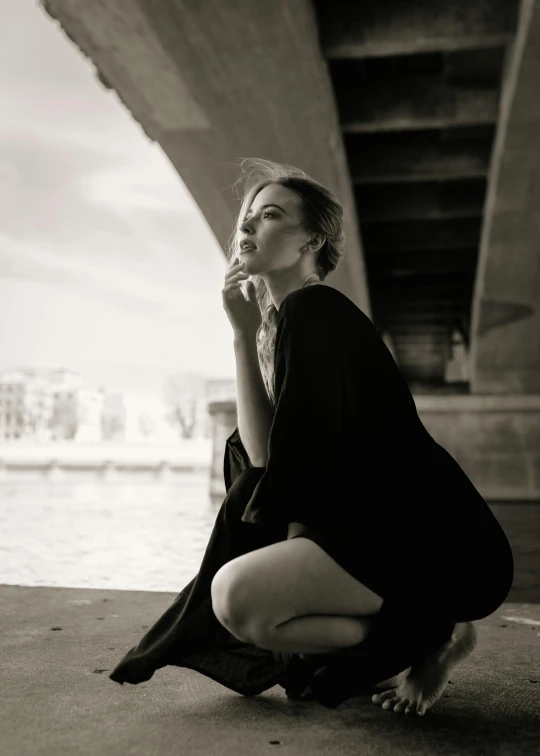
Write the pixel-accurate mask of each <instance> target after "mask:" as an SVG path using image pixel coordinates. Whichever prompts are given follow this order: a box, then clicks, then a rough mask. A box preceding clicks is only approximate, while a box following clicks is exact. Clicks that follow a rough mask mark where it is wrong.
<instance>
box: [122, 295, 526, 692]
mask: <svg viewBox="0 0 540 756" xmlns="http://www.w3.org/2000/svg"><path fill="white" fill-rule="evenodd" d="M275 395H276V411H275V416H274V421H273V424H272V429H271V433H270V439H269V457H268V462H267V465H266V467H265V468H260V467H253V465H252V464H251V462H250V460H249V457H248V455H247V453H246V450H245V448H244V447H243V444H242V441H241V439H240V436H239V433H238V428H236V429H235V430H234V432H233V433H232V434H231V436H230V437H229V439H227V442H226V449H225V458H224V468H223V471H224V479H225V487H226V490H227V495H226V497H225V500H224V502H223V504H222V506H221V508H220V510H219V513H218V515H217V518H216V523H215V526H214V529H213V531H212V534H211V537H210V541H209V544H208V547H207V549H206V552H205V555H204V558H203V561H202V564H201V568H200V571H199V573H198V575H197V576H196V577H195V578H194V579H193V580H192V581H191V582H190V583H189V584H188V585H187V586H186V587H185V588H184V589H183V590H182V592H181V593H180V594H179V595H178V596H177V597H176V599H175V601H174V602H173V604H172V605H171V606H170V607H169V609H167V611H166V612H165V613H164V614H163V616H162V617H161V618H160V619H159V620H158V621H157V622H156V624H155V625H154V626H153V627H152V628H151V630H149V632H148V633H146V635H145V636H144V637H143V639H142V640H141V641H140V643H139V644H138V645H137V646H135V647H134V648H132V649H131V650H130V651H129V652H128V653H127V654H126V656H125V657H124V658H123V659H122V660H121V662H120V663H119V664H118V665H117V667H116V668H115V669H114V671H113V672H112V673H111V675H110V677H111V679H113V680H115V681H116V682H120V683H123V682H130V683H133V684H136V683H139V682H143V681H144V680H148V679H149V678H150V677H151V676H152V675H153V673H154V671H155V670H156V669H159V668H161V667H163V666H165V665H168V664H172V665H176V666H183V667H188V668H190V669H195V670H197V671H199V672H201V673H202V674H205V675H207V676H208V677H211V678H212V679H214V680H216V681H217V682H219V683H221V684H223V685H225V686H226V687H228V688H230V689H231V690H234V691H236V692H238V693H241V694H243V695H254V694H256V693H260V692H262V691H264V690H266V689H268V688H270V687H272V686H273V685H275V684H277V683H279V684H282V685H283V686H284V687H286V684H287V675H286V674H285V667H284V664H283V663H281V662H275V661H274V659H273V655H272V653H271V652H270V651H265V650H263V649H260V648H257V647H255V646H252V645H250V644H246V643H243V642H241V641H238V640H237V639H236V638H234V636H232V635H231V634H230V633H229V632H228V631H227V630H225V628H223V627H222V626H221V625H220V623H219V622H218V621H217V619H216V617H215V615H214V613H213V610H212V605H211V597H210V585H211V582H212V579H213V577H214V575H215V574H216V572H217V571H218V569H219V568H220V567H221V566H222V565H223V564H225V563H226V562H228V561H230V560H231V559H234V558H236V557H237V556H240V555H242V554H246V553H248V552H251V551H253V550H255V549H258V548H262V547H263V546H267V545H270V544H272V543H276V542H278V541H282V540H285V539H286V537H287V527H288V523H289V522H301V523H304V524H306V525H307V526H308V530H307V531H306V532H304V533H302V535H301V536H299V537H307V538H310V539H311V540H313V541H314V542H316V543H317V544H319V546H320V547H321V548H323V549H324V550H325V551H326V552H327V553H328V554H329V555H330V556H331V557H332V558H334V559H335V560H336V561H337V562H338V563H339V564H340V565H341V566H342V567H343V568H344V569H346V570H347V571H348V572H350V574H351V575H353V577H355V578H357V579H358V580H360V581H361V582H362V583H364V584H365V585H366V586H368V587H369V588H371V589H372V590H374V591H375V593H377V594H378V595H379V596H381V598H383V606H382V609H381V612H380V614H379V616H378V617H377V621H376V625H375V629H374V631H373V632H372V633H371V635H370V637H369V638H368V639H367V640H366V641H365V642H364V643H363V644H359V645H358V646H356V647H354V648H352V649H347V650H345V651H342V652H340V653H339V655H336V659H335V661H333V662H332V664H329V665H328V667H327V669H326V671H325V672H324V673H323V674H321V675H320V676H319V677H318V678H317V679H316V684H315V686H314V689H315V691H316V697H317V698H318V699H319V700H320V701H321V702H322V703H324V704H325V705H327V706H335V705H338V704H339V703H341V701H343V700H345V699H346V698H347V697H349V696H351V695H354V694H355V692H356V691H358V690H359V689H362V687H365V686H366V685H367V686H369V685H372V684H375V683H376V682H379V681H381V680H383V679H386V678H387V677H390V676H392V675H394V674H397V673H399V672H401V671H402V670H403V669H406V668H407V667H409V666H411V664H412V663H413V662H414V660H415V659H417V658H419V657H420V656H421V654H422V652H423V651H424V652H425V651H426V650H428V649H429V648H435V647H437V646H440V645H441V644H442V643H444V642H445V641H446V640H448V639H449V637H450V635H451V633H452V630H453V627H454V624H455V622H463V621H467V620H475V619H481V618H482V617H485V616H488V615H489V614H491V613H492V612H493V611H495V610H496V609H497V608H498V607H499V606H500V605H501V604H502V603H503V601H504V600H505V598H506V596H507V595H508V592H509V590H510V587H511V584H512V579H513V559H512V553H511V550H510V546H509V543H508V540H507V538H506V536H505V534H504V532H503V531H502V529H501V527H500V525H499V523H498V522H497V520H496V519H495V517H494V516H493V514H492V513H491V510H490V509H489V507H488V505H487V504H486V502H485V501H484V499H483V498H482V497H481V496H480V494H479V493H478V491H477V490H476V488H475V487H474V485H473V484H472V482H471V481H470V480H469V478H468V477H467V476H466V474H465V473H464V471H463V470H462V469H461V467H460V466H459V465H458V463H457V462H456V460H455V459H454V458H453V457H452V456H451V455H450V454H449V453H448V452H447V451H446V450H445V449H443V448H442V447H441V446H440V445H439V444H437V443H436V442H435V441H434V439H433V438H432V437H431V436H430V435H429V433H428V432H427V430H426V429H425V427H424V426H423V424H422V423H421V421H420V418H419V417H418V413H417V411H416V406H415V404H414V400H413V397H412V394H411V392H410V390H409V388H408V386H407V384H406V382H405V380H404V378H403V376H402V375H401V373H400V371H399V369H398V367H397V365H396V364H395V362H394V360H393V358H392V356H391V354H390V352H389V350H388V349H387V347H386V345H385V344H384V342H383V341H382V339H381V338H380V337H379V335H378V334H377V332H376V330H375V328H374V326H373V324H372V323H371V321H370V320H369V318H367V316H366V315H365V314H364V313H363V312H362V311H361V310H360V309H359V308H357V307H356V306H355V305H354V304H353V303H352V302H351V301H350V300H349V299H348V298H347V297H345V296H344V295H343V294H341V293H340V292H338V291H336V290H335V289H332V288H330V287H327V286H324V285H318V286H313V287H310V288H306V289H301V290H297V291H295V292H293V293H292V294H290V295H289V296H288V297H286V298H285V300H284V301H283V302H282V304H281V307H280V310H279V318H278V329H277V334H276V348H275ZM338 656H339V658H338Z"/></svg>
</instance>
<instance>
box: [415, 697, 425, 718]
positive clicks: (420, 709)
mask: <svg viewBox="0 0 540 756" xmlns="http://www.w3.org/2000/svg"><path fill="white" fill-rule="evenodd" d="M416 713H417V714H418V716H419V717H423V716H424V714H425V713H426V704H425V703H424V702H423V701H422V703H419V704H418V706H417V707H416Z"/></svg>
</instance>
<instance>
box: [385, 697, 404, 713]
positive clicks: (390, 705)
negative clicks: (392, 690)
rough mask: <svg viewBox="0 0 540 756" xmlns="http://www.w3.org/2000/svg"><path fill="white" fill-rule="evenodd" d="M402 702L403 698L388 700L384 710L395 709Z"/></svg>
mask: <svg viewBox="0 0 540 756" xmlns="http://www.w3.org/2000/svg"><path fill="white" fill-rule="evenodd" d="M399 701H401V698H388V699H387V700H386V701H385V702H384V703H383V705H382V707H383V709H386V710H388V709H393V708H394V706H395V705H396V704H397V703H398V702H399Z"/></svg>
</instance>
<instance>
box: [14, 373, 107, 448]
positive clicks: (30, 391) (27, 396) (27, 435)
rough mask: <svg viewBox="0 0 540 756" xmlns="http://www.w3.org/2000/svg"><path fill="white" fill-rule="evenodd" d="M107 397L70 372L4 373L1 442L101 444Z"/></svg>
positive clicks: (79, 376)
mask: <svg viewBox="0 0 540 756" xmlns="http://www.w3.org/2000/svg"><path fill="white" fill-rule="evenodd" d="M102 407H103V393H102V391H100V390H97V389H94V388H91V387H88V386H85V385H84V384H83V379H82V377H81V375H80V374H79V373H77V372H76V371H74V370H67V369H56V370H49V369H40V368H20V369H14V370H10V371H4V372H2V373H0V438H1V440H4V441H15V440H24V439H31V440H33V441H56V440H73V441H100V440H101V413H102Z"/></svg>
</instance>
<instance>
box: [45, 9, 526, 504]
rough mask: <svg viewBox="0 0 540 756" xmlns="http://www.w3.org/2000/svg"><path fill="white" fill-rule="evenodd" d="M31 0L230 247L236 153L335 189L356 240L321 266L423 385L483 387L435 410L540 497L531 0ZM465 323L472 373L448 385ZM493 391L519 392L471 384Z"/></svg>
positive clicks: (494, 491)
mask: <svg viewBox="0 0 540 756" xmlns="http://www.w3.org/2000/svg"><path fill="white" fill-rule="evenodd" d="M41 3H42V5H43V6H44V8H45V10H46V11H47V12H48V13H49V14H50V15H51V16H52V17H53V18H54V19H56V20H57V21H58V22H59V23H60V25H61V27H62V29H63V30H64V32H65V33H66V34H67V35H68V37H69V38H70V39H71V40H72V41H73V42H74V43H75V44H76V45H77V46H78V47H79V48H80V50H81V51H82V52H83V53H84V54H85V55H86V56H88V57H89V58H90V59H91V60H92V62H93V63H94V65H95V67H96V69H97V74H98V77H99V79H100V80H101V81H102V82H103V84H104V85H105V86H107V87H109V88H111V89H113V90H115V91H116V92H117V94H118V96H119V97H120V99H121V101H122V102H123V103H124V105H125V106H126V107H127V108H128V109H129V110H130V112H131V113H132V115H133V117H134V118H135V119H136V120H137V121H138V122H139V123H140V124H141V126H142V128H143V130H144V132H145V133H146V134H147V135H148V137H149V138H150V139H152V140H154V141H156V142H158V143H159V144H160V146H161V147H162V149H163V151H164V152H165V154H166V155H167V156H168V158H169V159H170V161H171V163H172V164H173V165H174V167H175V168H176V169H177V171H178V173H179V174H180V176H181V177H182V179H183V181H184V182H185V183H186V185H187V187H188V188H189V190H190V191H191V193H192V195H193V197H194V198H195V200H196V201H197V202H198V204H199V206H200V208H201V210H202V212H203V213H204V215H205V217H206V219H207V221H208V223H209V225H210V227H211V228H212V230H213V231H214V233H215V235H216V237H217V239H218V241H219V243H220V244H221V245H222V246H223V245H224V244H225V242H226V240H227V238H228V237H229V234H230V232H231V229H232V225H233V221H234V217H235V215H236V211H237V209H238V199H237V197H236V195H235V193H234V192H233V191H232V185H233V184H234V181H235V180H236V178H237V177H238V167H237V164H236V163H235V161H237V160H238V159H239V158H241V157H252V156H254V157H264V158H267V159H271V160H272V159H274V160H278V161H281V162H288V163H293V164H295V165H298V166H299V167H301V168H303V169H304V170H305V171H306V172H308V173H309V174H311V175H312V176H314V177H315V178H316V179H318V180H319V181H321V182H322V183H324V184H325V185H327V186H328V187H329V188H330V189H331V190H333V191H334V192H335V194H336V195H337V196H338V197H339V198H340V200H341V201H342V203H343V205H344V209H345V218H346V233H347V237H348V249H347V254H346V256H345V258H344V260H343V261H342V263H341V264H340V266H339V267H338V269H337V270H336V271H335V272H334V273H333V274H331V275H330V276H329V277H328V279H327V283H328V284H329V285H331V286H334V287H335V288H337V289H339V290H340V291H342V292H343V293H345V294H346V295H347V296H348V297H350V298H351V299H352V300H353V301H354V302H355V303H356V304H357V305H358V306H359V307H360V308H361V309H362V310H363V311H364V312H366V314H368V315H369V316H370V317H371V318H372V320H373V322H374V323H375V325H376V327H377V328H378V330H379V332H380V333H381V334H382V335H384V334H386V335H388V336H389V337H390V341H389V342H388V343H390V344H391V346H392V348H393V352H394V355H395V357H396V360H397V362H398V364H399V366H400V369H401V371H402V373H403V374H404V376H405V378H406V379H407V380H408V382H409V385H410V386H411V388H412V389H413V391H415V392H416V393H417V394H418V393H424V394H426V393H428V394H429V393H431V394H435V395H438V396H436V397H434V398H437V399H440V400H442V402H443V404H444V399H445V397H444V394H446V393H452V392H453V393H461V394H465V395H467V394H477V395H480V397H472V396H468V397H467V396H463V397H462V399H463V400H464V401H465V404H460V407H459V408H457V407H453V406H451V402H450V403H449V404H448V405H446V404H444V406H442V405H441V406H440V407H439V406H438V405H437V407H435V406H434V405H433V404H430V406H429V407H426V408H425V410H424V411H425V412H428V413H429V416H428V417H427V423H426V424H427V425H428V428H430V429H433V435H434V436H435V437H436V439H437V440H438V441H439V442H440V443H441V444H442V445H443V446H446V447H447V448H452V449H453V450H454V454H455V456H456V457H458V458H461V457H462V458H463V460H464V467H465V469H466V470H467V471H468V473H469V475H470V477H471V478H472V479H473V481H475V482H476V483H477V485H479V488H480V490H483V491H488V492H490V493H489V495H490V496H491V497H492V498H504V497H505V492H506V495H510V496H511V497H512V498H520V497H521V498H524V499H532V498H537V499H540V407H539V405H538V396H536V397H531V401H529V400H528V398H527V397H528V396H529V395H532V394H537V395H538V394H540V335H539V334H540V314H539V308H540V262H539V259H540V252H539V245H540V214H539V207H540V98H539V97H538V95H537V92H538V82H539V81H540V0H521V2H519V1H518V0H452V1H451V2H450V1H449V0H415V2H411V3H403V2H401V0H370V1H369V2H358V3H351V2H348V0H314V2H310V1H309V0H277V1H276V2H273V3H270V4H269V3H263V2H260V3H259V2H247V1H246V0H199V1H198V2H190V1H189V0H152V2H150V0H115V2H107V1H106V0H98V1H97V2H92V3H88V2H86V0H41ZM193 254H196V250H193ZM456 337H457V338H458V340H461V344H462V346H463V349H464V350H465V352H466V353H467V354H468V359H466V360H465V364H466V366H467V370H466V371H465V372H466V373H467V372H468V374H467V375H465V376H464V378H463V381H462V382H461V383H459V382H454V383H451V384H448V382H447V381H448V374H447V368H448V365H449V362H450V361H451V358H452V354H453V353H454V347H455V343H456ZM440 394H442V396H441V395H440ZM488 394H498V395H502V394H506V395H508V397H507V398H508V400H509V401H510V404H504V407H503V405H502V404H501V407H500V408H499V410H500V411H498V410H497V408H496V407H495V406H492V404H489V406H488V405H486V404H485V403H484V402H483V401H480V403H478V402H476V403H475V402H474V400H475V399H480V400H481V399H482V395H488ZM512 395H513V397H512ZM516 395H517V397H520V398H519V401H518V404H516V403H515V402H516V401H517V399H516ZM450 398H451V397H449V399H450ZM467 399H470V400H471V401H472V402H473V403H472V404H471V411H468V410H467V406H468V405H467V406H466V400H467ZM502 399H504V397H501V400H502ZM473 405H474V406H473ZM224 413H225V414H224V415H223V416H225V415H227V411H226V410H224ZM448 413H454V415H453V417H454V418H455V417H457V416H458V415H456V413H461V414H459V418H460V428H461V431H462V432H463V433H465V436H467V437H468V440H469V441H470V444H472V446H471V445H469V446H466V445H465V446H463V443H464V442H463V441H462V439H463V438H464V437H463V435H462V434H461V435H460V439H457V440H456V438H455V437H453V438H452V439H451V438H450V437H448V438H447V437H446V435H445V434H447V432H450V430H451V427H452V424H449V423H448V421H447V419H448ZM227 417H228V419H226V420H225V421H224V422H225V424H226V425H227V426H228V427H230V425H231V423H234V417H233V414H231V412H229V414H228V415H227ZM480 417H482V418H484V419H483V420H480ZM489 418H491V421H488V419H489ZM232 427H234V425H233V426H232ZM230 429H231V430H232V428H230ZM454 429H455V424H454ZM487 439H489V441H490V443H489V444H487V446H486V440H487ZM220 448H221V447H220ZM486 449H488V451H486ZM460 451H461V455H460ZM486 455H487V456H486ZM490 455H491V456H490ZM501 455H502V456H501ZM505 455H506V456H505ZM503 457H504V459H503ZM475 460H476V461H475ZM501 460H502V461H501ZM505 464H506V467H505ZM219 467H220V460H219V459H217V462H216V469H217V468H219Z"/></svg>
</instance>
